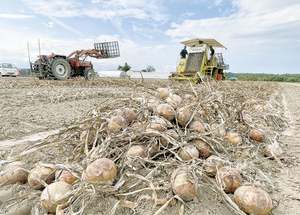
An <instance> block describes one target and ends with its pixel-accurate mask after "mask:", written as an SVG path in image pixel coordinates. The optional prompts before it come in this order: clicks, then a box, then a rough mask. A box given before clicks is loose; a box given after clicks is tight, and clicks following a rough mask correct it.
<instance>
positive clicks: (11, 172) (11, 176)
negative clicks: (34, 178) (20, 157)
mask: <svg viewBox="0 0 300 215" xmlns="http://www.w3.org/2000/svg"><path fill="white" fill-rule="evenodd" d="M23 166H24V163H22V162H19V161H16V162H12V163H9V164H7V165H5V166H4V167H2V168H1V172H0V183H1V184H15V183H18V182H20V183H25V182H26V181H27V178H28V172H26V171H25V170H23V169H22V168H23Z"/></svg>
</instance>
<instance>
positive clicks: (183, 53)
mask: <svg viewBox="0 0 300 215" xmlns="http://www.w3.org/2000/svg"><path fill="white" fill-rule="evenodd" d="M186 55H188V52H187V50H186V46H184V48H183V49H182V50H181V52H180V56H181V58H184V59H185V58H186Z"/></svg>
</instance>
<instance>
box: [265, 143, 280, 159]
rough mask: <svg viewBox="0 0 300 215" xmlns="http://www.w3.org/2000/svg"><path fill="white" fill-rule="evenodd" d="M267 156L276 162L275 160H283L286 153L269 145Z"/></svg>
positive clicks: (266, 151) (266, 149) (266, 150)
mask: <svg viewBox="0 0 300 215" xmlns="http://www.w3.org/2000/svg"><path fill="white" fill-rule="evenodd" d="M265 155H266V156H267V157H269V158H270V159H272V160H274V159H275V158H281V157H282V156H283V155H284V151H283V150H282V149H281V148H279V147H276V146H274V145H273V144H269V145H267V146H266V148H265Z"/></svg>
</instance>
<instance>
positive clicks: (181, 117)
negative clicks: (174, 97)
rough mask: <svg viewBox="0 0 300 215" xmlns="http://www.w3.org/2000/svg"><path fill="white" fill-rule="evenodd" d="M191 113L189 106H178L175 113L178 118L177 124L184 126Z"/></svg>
mask: <svg viewBox="0 0 300 215" xmlns="http://www.w3.org/2000/svg"><path fill="white" fill-rule="evenodd" d="M192 114H193V113H192V111H191V108H189V107H182V108H180V109H179V111H178V115H177V120H178V123H179V125H181V126H186V125H187V123H188V122H189V121H190V119H191V118H192Z"/></svg>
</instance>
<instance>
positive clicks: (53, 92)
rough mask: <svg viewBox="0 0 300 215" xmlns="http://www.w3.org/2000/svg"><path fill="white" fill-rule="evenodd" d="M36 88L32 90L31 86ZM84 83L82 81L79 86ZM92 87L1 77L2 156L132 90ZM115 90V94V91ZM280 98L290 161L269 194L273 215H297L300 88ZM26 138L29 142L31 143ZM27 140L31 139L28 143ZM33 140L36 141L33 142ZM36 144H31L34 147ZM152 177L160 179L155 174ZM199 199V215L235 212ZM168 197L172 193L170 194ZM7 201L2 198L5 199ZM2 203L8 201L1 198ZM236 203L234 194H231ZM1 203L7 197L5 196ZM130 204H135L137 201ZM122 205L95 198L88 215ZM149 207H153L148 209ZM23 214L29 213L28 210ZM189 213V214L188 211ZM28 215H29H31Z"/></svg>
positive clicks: (206, 195) (205, 190)
mask: <svg viewBox="0 0 300 215" xmlns="http://www.w3.org/2000/svg"><path fill="white" fill-rule="evenodd" d="M33 82H34V83H36V86H33V85H32V83H33ZM78 82H80V80H79V81H78ZM99 82H100V83H97V82H95V83H90V84H86V86H82V84H78V85H77V84H73V83H72V82H70V83H69V84H67V85H65V86H61V85H59V84H53V83H52V82H49V81H37V80H32V79H31V78H25V79H24V78H0V97H1V103H0V107H1V110H2V111H1V113H0V129H1V130H0V140H1V142H0V152H2V151H4V152H5V153H13V151H14V150H16V151H18V150H20V149H22V145H21V144H22V141H25V142H27V141H28V140H29V139H30V138H33V136H31V135H34V134H37V133H40V132H46V133H42V135H41V137H43V135H47V134H48V133H47V132H51V131H53V130H56V129H60V128H63V127H68V126H71V125H72V124H73V123H74V122H76V121H80V120H81V119H82V118H83V117H84V116H87V115H88V114H89V113H90V110H91V109H92V108H94V107H95V106H97V107H99V106H101V107H103V108H105V105H103V104H105V103H109V101H110V99H111V98H119V99H122V98H128V97H130V94H131V91H132V89H131V88H130V87H128V86H122V85H121V86H120V85H115V86H114V85H111V84H107V81H106V82H101V81H99ZM157 82H158V81H154V82H151V84H152V86H153V87H155V86H156V85H158V83H157ZM159 85H160V86H166V85H167V83H166V82H165V81H161V83H160V82H159ZM112 89H113V90H112ZM278 96H280V97H281V98H282V105H283V106H284V108H285V115H286V116H285V117H286V118H288V119H289V120H290V121H289V128H287V129H286V130H285V131H284V132H282V133H280V137H279V140H278V142H279V144H280V146H281V147H282V148H283V149H285V150H286V152H287V153H286V156H287V157H288V158H289V159H288V160H290V161H289V162H287V163H284V164H283V168H281V169H278V170H274V172H273V173H272V175H268V177H272V178H273V179H274V181H273V186H274V187H276V189H272V190H273V192H272V193H270V195H271V197H272V198H273V199H276V200H280V202H279V205H278V207H277V208H276V209H274V210H273V211H272V212H271V214H273V215H287V214H289V215H290V214H299V210H300V197H299V196H300V166H299V163H300V154H299V153H300V142H299V138H300V85H298V84H289V83H284V84H280V90H279V91H278ZM28 136H29V137H30V138H28ZM26 137H27V138H26ZM30 140H31V141H33V140H34V139H30ZM5 141H11V142H17V143H16V146H15V148H11V150H9V149H8V150H7V148H9V147H11V146H9V142H5ZM34 143H35V142H32V144H34ZM55 150H59V148H56V149H54V151H53V149H51V150H48V151H47V150H46V151H43V152H36V153H35V154H34V156H32V157H31V159H30V161H28V165H29V166H33V165H34V164H35V163H36V162H39V160H40V158H41V157H42V156H48V157H49V159H50V160H51V159H52V160H55V159H57V158H56V157H55ZM154 177H162V176H161V175H157V176H155V175H154ZM11 188H13V189H14V191H15V192H16V191H17V192H18V193H19V194H20V195H21V194H25V193H26V192H28V190H30V187H29V186H28V185H26V184H25V185H22V186H20V185H15V186H11V187H10V186H9V187H6V188H1V192H2V193H6V197H5V198H6V199H7V198H8V197H9V196H13V194H14V193H15V192H13V191H12V189H11ZM198 193H199V195H197V198H195V199H194V200H193V203H192V204H189V206H190V207H191V209H193V210H194V211H196V212H197V213H196V214H222V215H230V214H234V212H233V210H231V209H229V208H228V207H227V205H225V204H224V203H222V201H221V199H220V197H219V196H218V194H217V193H215V192H214V191H212V190H211V189H210V188H209V187H205V186H200V187H199V189H198ZM165 195H166V196H168V195H169V194H168V193H166V194H165ZM1 196H3V195H1ZM1 196H0V202H3V201H4V200H5V199H4V200H3V199H1ZM229 196H230V197H231V198H232V195H231V194H230V195H229ZM2 198H3V197H2ZM128 200H131V201H134V202H135V201H137V200H138V199H137V198H135V197H129V198H128ZM117 201H118V198H116V197H111V196H102V195H99V196H97V198H96V200H94V201H92V203H91V204H90V206H89V208H87V210H86V211H85V213H84V214H105V213H104V212H103V211H109V210H110V209H111V208H112V207H113V205H114V204H115V203H116V202H117ZM28 204H29V203H28ZM149 205H150V206H149ZM149 207H151V204H149V202H144V203H143V202H142V203H141V204H140V206H139V210H138V211H135V210H132V209H128V208H119V209H118V210H117V214H142V213H144V214H145V211H150V209H149ZM24 210H25V209H24ZM178 211H180V205H179V204H177V205H176V206H169V207H168V208H167V209H166V210H165V211H164V213H163V214H173V213H176V214H177V213H178ZM187 211H189V210H187ZM28 214H30V212H29V213H28Z"/></svg>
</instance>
